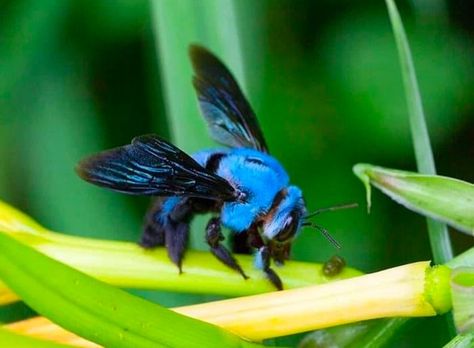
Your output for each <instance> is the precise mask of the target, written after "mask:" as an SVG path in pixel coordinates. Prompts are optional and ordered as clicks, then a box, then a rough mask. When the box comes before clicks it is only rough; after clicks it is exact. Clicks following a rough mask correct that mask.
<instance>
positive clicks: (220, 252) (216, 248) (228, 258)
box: [206, 217, 248, 279]
mask: <svg viewBox="0 0 474 348" xmlns="http://www.w3.org/2000/svg"><path fill="white" fill-rule="evenodd" d="M223 240H224V235H223V234H222V232H221V219H220V218H218V217H214V218H212V219H210V220H209V222H208V224H207V227H206V241H207V244H209V246H210V247H211V253H212V254H213V255H214V256H215V257H217V258H218V259H219V260H220V261H221V262H222V263H224V264H225V265H226V266H229V267H230V268H232V269H234V270H236V271H237V272H239V273H240V274H241V275H242V277H244V279H247V278H248V276H247V275H246V274H245V273H244V271H243V270H242V268H241V267H240V265H239V264H238V263H237V260H236V259H235V258H234V257H233V256H232V253H231V252H230V251H229V250H228V249H227V248H226V247H225V246H223V245H222V244H221V242H222V241H223Z"/></svg>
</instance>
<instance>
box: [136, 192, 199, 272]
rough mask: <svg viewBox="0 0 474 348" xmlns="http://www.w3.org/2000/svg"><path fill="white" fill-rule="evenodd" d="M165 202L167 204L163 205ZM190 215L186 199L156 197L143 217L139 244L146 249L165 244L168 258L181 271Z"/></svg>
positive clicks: (190, 208)
mask: <svg viewBox="0 0 474 348" xmlns="http://www.w3.org/2000/svg"><path fill="white" fill-rule="evenodd" d="M166 204H167V205H168V206H165V207H164V205H166ZM164 208H165V212H164V211H163V210H164ZM191 216H192V206H191V204H190V202H189V201H188V199H186V198H184V199H175V198H167V199H163V198H158V199H157V200H156V201H155V202H154V203H153V205H152V207H151V208H150V210H149V211H148V213H147V216H146V218H145V224H144V228H143V234H142V237H141V239H140V245H141V246H142V247H144V248H147V249H150V248H154V247H157V246H163V245H164V246H166V249H167V250H168V256H169V258H170V260H171V261H172V262H173V263H174V264H175V265H176V266H178V269H179V273H181V272H182V263H183V257H184V254H185V251H186V247H187V244H188V240H189V222H190V219H191Z"/></svg>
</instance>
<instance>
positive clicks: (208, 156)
mask: <svg viewBox="0 0 474 348" xmlns="http://www.w3.org/2000/svg"><path fill="white" fill-rule="evenodd" d="M190 57H191V61H192V65H193V68H194V72H195V76H194V78H193V85H194V88H195V90H196V93H197V96H198V99H199V104H200V107H201V111H202V113H203V115H204V117H205V119H206V121H207V123H208V126H209V130H210V133H211V136H212V138H213V139H215V140H216V141H218V142H219V143H222V144H224V145H227V146H228V147H230V149H228V148H221V149H216V150H209V151H201V152H198V153H195V154H194V155H192V156H188V155H187V154H186V153H184V152H183V151H181V150H180V149H178V148H177V147H176V146H174V145H172V144H170V143H168V142H167V141H165V140H163V139H160V138H159V137H158V136H156V135H143V136H139V137H136V138H134V139H133V140H132V143H131V144H130V145H125V146H122V147H118V148H115V149H111V150H107V151H104V152H101V153H99V154H96V155H94V156H92V157H89V158H86V159H85V160H83V161H81V162H80V163H79V165H78V167H77V172H78V174H79V176H80V177H81V178H83V179H84V180H86V181H88V182H91V183H93V184H95V185H98V186H102V187H106V188H109V189H112V190H114V191H118V192H122V193H127V194H132V195H149V196H158V198H157V199H156V201H155V202H154V204H153V205H152V207H151V209H150V210H149V212H148V214H147V216H146V219H145V226H144V232H143V235H142V238H141V242H140V244H141V245H142V246H143V247H145V248H152V247H155V246H162V245H164V246H166V248H167V250H168V255H169V257H170V259H171V260H172V261H173V262H174V263H175V264H176V265H177V266H178V268H179V270H180V272H181V265H182V259H183V257H184V252H185V249H186V244H187V241H188V234H189V223H190V221H191V219H192V218H193V216H194V215H195V214H198V213H208V212H212V213H215V214H217V216H215V217H212V218H211V219H210V221H209V223H208V224H207V227H206V241H207V243H208V244H209V246H210V250H211V252H212V253H213V254H214V255H215V256H216V257H217V258H218V259H219V260H220V261H222V262H223V263H224V264H226V265H227V266H229V267H230V268H232V269H234V270H236V271H237V272H239V273H240V274H241V275H242V276H243V277H244V278H247V276H246V274H245V272H244V271H243V270H242V268H241V267H240V266H239V264H238V263H237V261H236V259H235V258H234V257H233V256H232V253H231V252H230V251H229V250H228V249H227V248H226V247H225V246H223V245H222V243H221V242H222V241H223V239H224V237H223V235H222V233H221V226H224V227H226V228H228V229H230V230H231V231H232V232H233V233H234V236H238V237H239V238H242V236H243V237H244V238H245V239H246V242H247V243H248V246H249V247H252V248H255V249H256V250H257V252H256V265H257V267H259V268H261V269H262V270H263V272H264V273H265V274H266V276H267V277H268V279H269V280H270V281H271V282H272V283H273V284H274V285H275V287H276V288H278V289H282V288H283V285H282V282H281V280H280V278H279V277H278V275H277V274H276V273H275V271H274V270H273V269H272V268H271V267H270V263H271V259H273V260H274V261H275V262H276V263H277V264H282V263H283V262H284V260H286V259H288V257H289V252H290V247H291V243H292V241H293V239H294V238H295V237H296V235H297V234H298V232H299V231H300V230H301V228H302V227H303V226H312V227H314V228H318V229H319V230H320V231H321V232H323V233H324V234H325V235H326V237H328V238H329V239H330V240H331V241H333V242H334V243H335V241H334V240H333V239H332V238H331V237H330V236H329V234H328V233H327V231H326V230H325V229H323V228H321V227H319V226H317V225H315V224H313V223H311V222H309V221H308V219H309V218H310V217H312V216H314V215H317V214H319V213H320V212H322V211H324V210H335V209H338V208H342V207H347V206H339V207H333V208H328V209H320V210H317V211H316V212H314V213H311V214H308V213H307V211H306V207H305V203H304V200H303V195H302V192H301V190H300V189H299V188H298V187H296V186H292V185H289V178H288V174H287V173H286V171H285V170H284V169H283V167H282V166H281V164H280V163H279V162H278V161H277V160H276V159H275V158H273V157H272V156H270V155H269V154H268V147H267V145H266V143H265V139H264V138H263V135H262V132H261V130H260V127H259V125H258V122H257V119H256V117H255V114H254V112H253V111H252V108H251V106H250V105H249V103H248V101H247V100H246V99H245V97H244V95H243V94H242V92H241V90H240V88H239V86H238V85H237V83H236V81H235V79H234V78H233V76H232V74H231V73H230V72H229V71H228V70H227V68H226V67H225V66H224V64H223V63H222V62H221V61H220V60H219V59H218V58H217V57H215V56H214V55H213V54H212V53H210V52H209V51H207V50H206V49H204V48H202V47H198V46H191V47H190Z"/></svg>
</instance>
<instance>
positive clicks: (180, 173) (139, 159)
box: [76, 135, 237, 200]
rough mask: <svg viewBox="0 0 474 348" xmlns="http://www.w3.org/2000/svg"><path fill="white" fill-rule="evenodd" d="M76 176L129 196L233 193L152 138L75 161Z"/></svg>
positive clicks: (222, 182)
mask: <svg viewBox="0 0 474 348" xmlns="http://www.w3.org/2000/svg"><path fill="white" fill-rule="evenodd" d="M76 171H77V173H78V174H79V176H80V177H81V178H82V179H84V180H86V181H88V182H90V183H93V184H95V185H98V186H102V187H106V188H109V189H112V190H114V191H118V192H123V193H128V194H132V195H153V196H189V197H200V198H207V199H216V200H217V199H219V200H233V199H235V198H236V197H237V192H236V190H235V189H234V188H233V187H232V186H231V185H230V184H229V183H228V182H227V181H226V180H225V179H223V178H221V177H219V176H217V175H215V174H213V173H211V172H210V171H208V170H207V169H205V168H203V167H202V166H201V165H199V163H197V162H196V161H195V160H194V159H192V158H191V157H190V156H188V155H187V154H185V153H184V152H183V151H181V150H180V149H178V148H177V147H176V146H174V145H172V144H170V143H168V142H166V141H164V140H162V139H160V138H159V137H157V136H156V135H142V136H139V137H136V138H134V139H133V140H132V143H131V144H130V145H125V146H121V147H118V148H115V149H111V150H107V151H104V152H101V153H98V154H96V155H93V156H91V157H88V158H86V159H84V160H82V161H81V162H79V164H78V166H77V167H76Z"/></svg>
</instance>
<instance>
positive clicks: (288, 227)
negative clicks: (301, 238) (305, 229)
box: [274, 217, 296, 242]
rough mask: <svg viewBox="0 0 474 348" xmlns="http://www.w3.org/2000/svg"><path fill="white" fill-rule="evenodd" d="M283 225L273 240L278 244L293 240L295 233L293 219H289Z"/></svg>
mask: <svg viewBox="0 0 474 348" xmlns="http://www.w3.org/2000/svg"><path fill="white" fill-rule="evenodd" d="M288 220H289V221H287V222H286V223H285V226H284V227H283V229H282V230H281V231H280V232H278V233H277V235H276V236H275V237H274V239H275V240H276V241H278V242H286V241H288V240H290V239H291V238H293V236H294V235H295V233H296V221H295V219H294V218H293V217H290V218H289V219H288Z"/></svg>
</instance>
